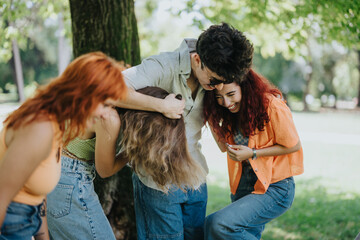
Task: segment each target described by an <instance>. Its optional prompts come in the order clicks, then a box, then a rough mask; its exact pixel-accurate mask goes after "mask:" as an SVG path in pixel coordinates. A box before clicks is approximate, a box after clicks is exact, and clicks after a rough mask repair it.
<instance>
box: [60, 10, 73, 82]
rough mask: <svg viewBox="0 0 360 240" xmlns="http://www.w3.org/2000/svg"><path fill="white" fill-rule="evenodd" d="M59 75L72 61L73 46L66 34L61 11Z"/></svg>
mask: <svg viewBox="0 0 360 240" xmlns="http://www.w3.org/2000/svg"><path fill="white" fill-rule="evenodd" d="M58 23H59V26H58V31H59V36H58V75H60V74H61V73H62V72H63V71H64V70H65V68H66V67H67V65H68V64H69V62H70V58H71V48H70V47H69V44H68V42H67V39H66V38H65V36H64V19H63V16H62V14H61V13H59V15H58Z"/></svg>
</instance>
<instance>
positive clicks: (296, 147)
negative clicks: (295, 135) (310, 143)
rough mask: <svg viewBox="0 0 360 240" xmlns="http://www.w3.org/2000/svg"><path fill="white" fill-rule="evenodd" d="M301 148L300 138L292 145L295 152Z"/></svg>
mask: <svg viewBox="0 0 360 240" xmlns="http://www.w3.org/2000/svg"><path fill="white" fill-rule="evenodd" d="M300 149H301V142H300V140H299V141H298V142H297V144H296V145H295V146H294V147H293V151H294V152H297V151H299V150H300Z"/></svg>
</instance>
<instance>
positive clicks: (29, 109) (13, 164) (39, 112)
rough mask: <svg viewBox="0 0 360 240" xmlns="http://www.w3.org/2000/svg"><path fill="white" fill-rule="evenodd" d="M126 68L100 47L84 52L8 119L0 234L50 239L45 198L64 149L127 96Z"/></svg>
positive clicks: (0, 142)
mask: <svg viewBox="0 0 360 240" xmlns="http://www.w3.org/2000/svg"><path fill="white" fill-rule="evenodd" d="M122 70H123V68H122V66H121V65H120V64H119V63H117V62H116V61H114V60H113V59H111V58H109V57H107V56H106V55H105V54H103V53H101V52H94V53H88V54H85V55H82V56H80V57H78V58H77V59H75V60H74V61H73V62H72V63H70V64H69V66H68V67H67V68H66V69H65V71H64V73H63V74H62V75H61V76H59V77H57V78H55V79H54V80H53V81H51V82H50V83H49V84H48V85H46V86H44V87H41V88H40V89H39V90H38V91H37V93H36V94H35V96H34V97H32V98H30V99H28V100H27V101H26V102H24V103H23V104H22V105H21V106H20V107H19V108H18V109H17V110H15V111H14V112H13V113H11V114H10V115H9V116H8V118H7V119H6V120H5V121H4V128H3V130H2V131H1V138H0V226H1V232H0V239H31V237H32V236H34V235H35V238H36V239H49V236H48V231H47V224H46V218H45V216H44V215H45V212H46V211H45V204H44V199H45V197H46V195H47V194H48V193H49V192H50V191H51V190H52V189H53V188H54V187H55V186H56V184H57V182H58V180H59V178H60V171H61V164H60V153H61V148H62V146H63V145H66V144H67V143H68V142H69V141H71V140H72V139H74V138H75V137H76V136H78V135H79V134H82V133H83V132H84V130H85V129H86V128H87V126H88V125H92V124H94V123H96V122H97V121H98V120H99V119H101V118H102V117H103V116H104V115H106V114H108V111H109V110H110V109H111V107H112V106H113V104H114V103H115V102H116V101H117V100H118V99H124V98H125V97H126V94H127V87H126V85H125V83H124V81H123V78H122V73H121V71H122ZM65 129H66V130H65ZM42 223H43V224H42ZM39 229H40V230H39Z"/></svg>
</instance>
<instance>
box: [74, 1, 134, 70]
mask: <svg viewBox="0 0 360 240" xmlns="http://www.w3.org/2000/svg"><path fill="white" fill-rule="evenodd" d="M70 11H71V19H72V33H73V51H74V57H78V56H80V55H81V54H84V53H87V52H90V51H102V52H104V53H105V54H107V55H109V56H112V57H114V58H115V59H117V60H123V61H124V62H125V63H127V64H130V65H136V64H138V63H140V47H139V39H138V32H137V25H136V18H135V12H134V1H133V0H103V1H95V0H91V1H76V0H70Z"/></svg>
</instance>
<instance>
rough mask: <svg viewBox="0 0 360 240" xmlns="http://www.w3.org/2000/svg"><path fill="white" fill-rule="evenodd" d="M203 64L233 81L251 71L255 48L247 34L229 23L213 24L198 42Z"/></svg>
mask: <svg viewBox="0 0 360 240" xmlns="http://www.w3.org/2000/svg"><path fill="white" fill-rule="evenodd" d="M196 52H197V53H198V54H199V56H200V59H201V62H202V63H203V65H205V66H206V67H208V68H209V69H210V70H211V71H213V72H215V73H216V74H217V75H219V76H221V77H223V78H225V79H226V81H227V82H232V81H234V80H235V79H242V78H243V76H245V75H246V74H247V72H248V71H249V69H250V67H251V64H252V58H253V52H254V48H253V45H252V44H251V43H250V41H249V40H248V39H247V38H246V36H245V35H244V34H243V33H242V32H240V31H238V30H237V29H235V28H234V27H232V26H230V25H229V24H227V23H222V24H220V25H212V26H210V27H209V28H208V29H207V30H205V31H204V32H203V33H202V34H201V35H200V36H199V39H198V41H197V43H196Z"/></svg>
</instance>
